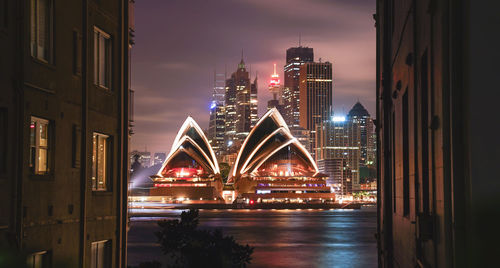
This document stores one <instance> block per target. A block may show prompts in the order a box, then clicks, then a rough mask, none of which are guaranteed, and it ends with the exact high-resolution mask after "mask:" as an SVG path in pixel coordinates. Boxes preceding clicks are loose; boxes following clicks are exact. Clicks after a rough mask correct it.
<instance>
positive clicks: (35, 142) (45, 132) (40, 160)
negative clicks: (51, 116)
mask: <svg viewBox="0 0 500 268" xmlns="http://www.w3.org/2000/svg"><path fill="white" fill-rule="evenodd" d="M49 131H50V128H49V121H48V120H45V119H41V118H38V117H34V116H32V117H31V123H30V168H31V171H32V173H33V174H47V173H49V171H50V168H49V160H50V159H49V157H50V156H49V149H50V148H49V146H50V144H49V135H50V133H49Z"/></svg>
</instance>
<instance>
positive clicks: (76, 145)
mask: <svg viewBox="0 0 500 268" xmlns="http://www.w3.org/2000/svg"><path fill="white" fill-rule="evenodd" d="M81 131H82V130H81V129H80V127H79V126H77V125H73V143H72V154H71V155H72V157H71V158H72V159H71V160H72V161H71V162H72V165H71V166H72V167H74V168H79V167H80V154H81V142H82V137H81V136H82V135H81Z"/></svg>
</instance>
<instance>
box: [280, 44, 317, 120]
mask: <svg viewBox="0 0 500 268" xmlns="http://www.w3.org/2000/svg"><path fill="white" fill-rule="evenodd" d="M313 60H314V53H313V49H312V48H309V47H303V46H299V47H291V48H289V49H287V50H286V64H285V67H284V71H285V79H284V80H285V81H284V87H283V94H282V97H283V105H284V110H285V113H284V115H283V116H284V118H285V120H286V122H287V124H288V126H290V127H296V126H299V120H300V119H299V113H300V111H299V106H300V97H299V95H300V93H299V92H300V91H299V75H300V67H301V66H302V65H303V64H304V63H306V62H312V61H313Z"/></svg>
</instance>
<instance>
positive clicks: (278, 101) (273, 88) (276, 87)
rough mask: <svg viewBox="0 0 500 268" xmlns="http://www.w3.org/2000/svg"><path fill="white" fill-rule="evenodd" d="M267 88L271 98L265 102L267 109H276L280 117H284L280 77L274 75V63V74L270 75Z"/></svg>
mask: <svg viewBox="0 0 500 268" xmlns="http://www.w3.org/2000/svg"><path fill="white" fill-rule="evenodd" d="M268 88H269V92H270V93H271V94H272V95H273V98H272V99H271V100H269V101H268V102H267V109H268V110H269V109H272V108H276V109H278V111H279V112H280V114H281V115H282V116H285V111H284V105H283V98H282V96H281V93H282V90H283V88H282V87H281V80H280V76H279V75H278V74H277V73H276V63H275V64H274V73H273V74H272V75H271V80H270V81H269V87H268Z"/></svg>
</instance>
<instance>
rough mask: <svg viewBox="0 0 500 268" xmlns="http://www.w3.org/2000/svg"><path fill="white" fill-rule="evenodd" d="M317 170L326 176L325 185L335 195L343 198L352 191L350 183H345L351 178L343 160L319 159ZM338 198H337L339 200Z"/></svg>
mask: <svg viewBox="0 0 500 268" xmlns="http://www.w3.org/2000/svg"><path fill="white" fill-rule="evenodd" d="M317 162H318V169H319V171H320V172H321V173H324V174H327V175H328V179H327V180H326V182H327V185H328V186H330V187H331V188H333V190H334V191H335V194H337V195H340V196H343V195H344V194H347V193H349V192H351V191H352V181H351V180H349V181H347V180H346V179H347V178H350V176H351V170H350V169H348V168H347V167H346V163H347V161H346V160H345V159H343V158H330V159H320V160H318V161H317ZM339 198H340V197H337V199H339Z"/></svg>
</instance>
